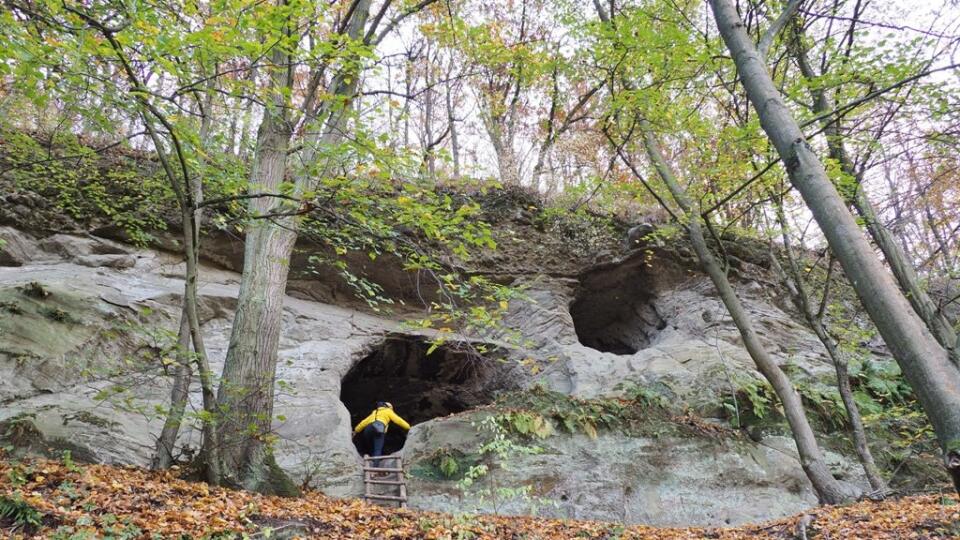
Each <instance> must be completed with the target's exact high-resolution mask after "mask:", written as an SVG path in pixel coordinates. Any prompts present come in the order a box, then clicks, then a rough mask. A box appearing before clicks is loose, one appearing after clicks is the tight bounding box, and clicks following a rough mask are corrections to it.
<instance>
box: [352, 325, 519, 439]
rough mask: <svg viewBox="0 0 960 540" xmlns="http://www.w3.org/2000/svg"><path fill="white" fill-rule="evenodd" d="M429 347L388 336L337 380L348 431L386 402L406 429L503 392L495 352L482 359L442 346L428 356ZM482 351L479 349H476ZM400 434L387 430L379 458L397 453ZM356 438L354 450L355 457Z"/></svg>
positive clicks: (466, 349) (460, 347)
mask: <svg viewBox="0 0 960 540" xmlns="http://www.w3.org/2000/svg"><path fill="white" fill-rule="evenodd" d="M430 347H431V344H430V342H429V341H427V340H426V339H423V338H421V337H416V336H404V335H394V336H389V337H388V338H387V339H386V340H385V341H384V342H383V343H381V344H380V345H379V346H377V347H376V348H375V349H374V350H373V351H372V352H370V354H368V355H367V356H365V357H364V358H363V359H362V360H360V361H359V362H357V363H356V364H355V365H354V366H353V367H352V368H351V369H350V371H348V372H347V375H346V376H345V377H344V378H343V381H342V383H341V387H340V400H341V401H342V402H343V404H344V405H346V407H347V410H349V411H350V422H351V427H352V426H355V425H357V423H358V422H360V421H361V420H363V419H364V418H366V417H367V415H369V414H370V412H371V411H373V409H374V408H375V407H376V403H377V401H389V402H390V403H392V404H393V410H394V412H396V413H397V414H398V415H400V417H401V418H403V419H404V420H406V421H407V422H409V423H410V425H411V426H413V425H416V424H419V423H421V422H426V421H427V420H430V419H432V418H437V417H440V416H446V415H448V414H453V413H458V412H462V411H465V410H467V409H472V408H475V407H478V406H480V405H484V404H487V403H490V402H491V401H493V397H494V394H495V392H496V391H497V390H499V389H501V388H504V387H506V386H507V381H509V377H506V376H505V372H506V369H505V366H506V365H507V364H506V363H505V362H502V361H499V360H495V359H493V358H494V357H496V356H498V355H497V352H496V350H495V349H493V350H491V349H489V348H486V350H485V352H483V353H482V354H481V353H480V352H479V351H478V350H477V348H476V347H471V346H468V345H465V344H462V343H447V344H444V345H441V346H439V347H437V348H436V349H435V350H434V351H432V352H431V353H429V354H428V353H427V351H429V350H430ZM481 348H482V347H481ZM406 438H407V434H406V432H405V431H404V430H403V429H401V428H399V427H397V426H394V425H391V426H390V429H388V430H387V437H386V440H385V442H384V448H383V453H384V455H386V454H391V453H393V452H396V451H397V450H400V449H401V448H402V447H403V444H404V442H406ZM361 439H362V438H361V437H356V438H354V445H355V446H357V451H358V452H360V453H361V454H362V453H364V452H369V450H368V449H365V448H364V442H363V441H362V440H361Z"/></svg>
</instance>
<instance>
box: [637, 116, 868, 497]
mask: <svg viewBox="0 0 960 540" xmlns="http://www.w3.org/2000/svg"><path fill="white" fill-rule="evenodd" d="M640 130H641V136H642V137H643V144H644V148H645V150H646V152H647V156H648V157H649V159H650V160H651V162H652V163H653V165H654V168H655V169H656V171H657V174H658V175H659V176H660V179H661V180H662V181H663V182H664V183H665V184H666V186H667V188H668V189H669V190H670V193H671V195H672V196H673V199H674V200H675V201H676V202H677V205H678V206H680V208H681V210H683V212H684V215H685V216H686V218H687V223H685V224H684V225H686V228H687V232H688V234H689V236H690V241H691V243H692V244H693V250H694V252H695V253H696V254H697V258H698V259H699V260H700V264H701V265H702V266H703V268H704V270H705V271H706V272H707V275H709V276H710V279H711V281H713V285H714V287H716V289H717V292H718V293H719V295H720V298H721V300H722V301H723V304H724V306H726V308H727V311H728V312H729V313H730V316H731V317H732V318H733V322H734V324H736V325H737V330H739V331H740V336H741V337H742V338H743V344H744V346H745V347H746V349H747V352H748V353H749V354H750V357H751V358H752V359H753V361H754V364H755V365H756V366H757V370H758V371H760V373H761V374H762V375H763V377H764V378H765V379H766V380H767V382H769V383H770V386H772V387H773V391H774V392H776V394H777V397H778V398H779V399H780V403H781V404H782V405H783V412H784V415H785V416H786V418H787V423H788V424H789V425H790V431H791V433H792V434H793V440H794V442H795V443H796V445H797V452H798V453H799V455H800V466H801V467H802V468H803V471H804V472H805V473H806V475H807V478H809V479H810V483H811V484H812V485H813V489H814V490H815V491H816V492H817V498H818V499H819V500H820V502H822V503H828V504H835V503H840V502H843V501H847V500H850V499H853V498H856V497H857V496H858V495H859V494H858V493H854V492H853V491H852V490H851V489H850V488H849V487H848V486H845V485H843V484H841V483H840V482H838V481H837V480H836V479H835V478H834V477H833V475H832V474H831V473H830V469H829V468H828V467H827V464H826V461H825V460H824V458H823V453H822V452H821V451H820V446H819V445H818V444H817V439H816V436H815V435H814V433H813V429H812V428H811V427H810V423H809V422H808V421H807V416H806V413H805V412H804V409H803V402H802V401H801V399H800V394H798V393H797V391H796V389H795V388H794V387H793V384H792V383H791V382H790V379H789V378H788V377H787V375H786V374H785V373H784V372H783V370H782V369H780V366H779V365H777V363H776V361H775V360H774V359H773V358H772V357H771V356H770V354H769V353H768V352H767V350H766V348H764V346H763V344H762V342H761V341H760V336H759V335H758V334H757V333H756V331H755V330H754V328H753V322H752V321H751V319H750V316H749V315H748V314H747V311H746V310H745V309H744V308H743V305H742V304H741V303H740V299H739V298H738V297H737V294H736V292H735V291H734V290H733V287H732V286H731V285H730V281H729V280H728V279H727V275H726V273H725V272H724V271H723V268H722V267H721V265H720V263H719V262H718V261H717V259H716V257H714V256H713V253H711V252H710V249H709V248H708V247H707V242H706V240H705V238H704V235H703V228H702V225H701V222H700V216H699V212H698V211H697V210H696V208H694V206H693V202H692V201H691V200H690V198H689V196H688V195H687V193H686V191H684V189H683V187H682V186H681V185H680V182H679V181H677V179H676V177H675V176H674V174H673V171H672V169H671V168H670V166H669V165H668V164H667V161H666V159H664V157H663V151H662V150H661V149H660V144H659V142H658V141H657V140H656V138H655V137H654V135H653V127H652V126H651V125H650V123H649V122H647V121H646V120H643V119H641V120H640Z"/></svg>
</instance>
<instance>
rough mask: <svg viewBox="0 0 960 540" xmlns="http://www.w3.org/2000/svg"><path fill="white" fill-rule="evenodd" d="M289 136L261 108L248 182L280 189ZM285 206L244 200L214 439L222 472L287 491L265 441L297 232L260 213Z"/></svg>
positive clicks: (243, 483) (240, 482)
mask: <svg viewBox="0 0 960 540" xmlns="http://www.w3.org/2000/svg"><path fill="white" fill-rule="evenodd" d="M289 143H290V131H289V127H288V125H287V122H286V119H285V117H283V116H280V115H279V113H277V112H275V111H273V112H271V111H268V112H267V113H265V116H264V120H263V122H262V123H261V125H260V130H259V133H258V135H257V147H256V152H255V156H256V158H255V162H254V164H253V168H252V173H251V184H252V185H257V186H259V189H261V190H263V191H264V192H269V193H273V192H277V191H279V189H280V188H279V186H280V183H281V182H283V179H284V174H285V171H286V158H287V148H288V146H289ZM284 210H285V209H284V205H283V204H280V203H277V202H275V201H274V200H272V199H270V198H260V199H251V201H250V203H249V211H250V213H251V218H252V219H251V220H250V222H249V223H250V224H249V226H248V228H247V230H246V238H245V241H244V257H243V275H242V277H241V281H240V293H239V296H238V301H237V310H236V314H235V315H234V320H233V328H232V330H231V333H230V344H229V348H228V349H227V357H226V360H225V361H224V366H223V376H222V379H221V382H220V389H219V391H218V394H217V401H218V404H219V407H220V409H221V411H222V418H221V420H220V425H219V438H220V440H219V443H220V445H221V459H222V475H223V478H224V480H225V481H226V482H227V483H229V484H231V485H235V486H239V487H243V488H245V489H248V490H252V491H259V492H263V493H273V494H285V495H289V494H292V493H293V492H294V491H295V488H294V489H291V488H292V487H293V486H292V483H290V482H289V480H287V479H286V478H285V477H284V476H283V475H282V473H280V474H277V473H279V469H278V468H277V467H276V464H275V463H274V462H273V458H272V454H271V448H270V443H271V441H272V439H273V437H272V436H271V424H272V420H273V386H274V378H275V376H276V368H277V349H278V343H279V340H280V326H281V321H282V316H283V299H284V297H285V296H286V292H285V288H286V283H287V272H288V270H289V262H290V255H291V253H292V251H293V245H294V242H295V241H296V239H297V233H296V230H295V229H294V228H293V219H291V218H289V217H281V218H265V217H263V216H264V215H266V214H270V213H274V212H278V211H280V212H283V211H284ZM286 210H289V209H286ZM274 219H276V221H274Z"/></svg>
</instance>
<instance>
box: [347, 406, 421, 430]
mask: <svg viewBox="0 0 960 540" xmlns="http://www.w3.org/2000/svg"><path fill="white" fill-rule="evenodd" d="M376 420H379V421H380V422H382V423H383V425H384V426H386V428H389V427H390V422H393V423H394V424H396V425H398V426H400V427H402V428H403V429H410V424H408V423H407V421H406V420H404V419H403V418H400V416H399V415H398V414H397V413H395V412H393V409H391V408H390V407H379V408H377V409H374V411H373V412H372V413H370V416H368V417H366V418H364V419H363V420H362V421H360V423H359V424H357V427H355V428H353V432H354V433H360V432H361V431H363V428H365V427H367V426H368V425H370V424H372V423H373V422H374V421H376ZM384 431H386V429H384Z"/></svg>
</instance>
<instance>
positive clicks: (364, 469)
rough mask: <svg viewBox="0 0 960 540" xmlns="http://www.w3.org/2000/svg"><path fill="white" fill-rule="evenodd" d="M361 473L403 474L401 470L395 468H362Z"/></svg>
mask: <svg viewBox="0 0 960 540" xmlns="http://www.w3.org/2000/svg"><path fill="white" fill-rule="evenodd" d="M363 471H364V472H372V473H378V472H385V473H394V472H395V473H400V472H403V469H400V468H396V467H364V468H363Z"/></svg>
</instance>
